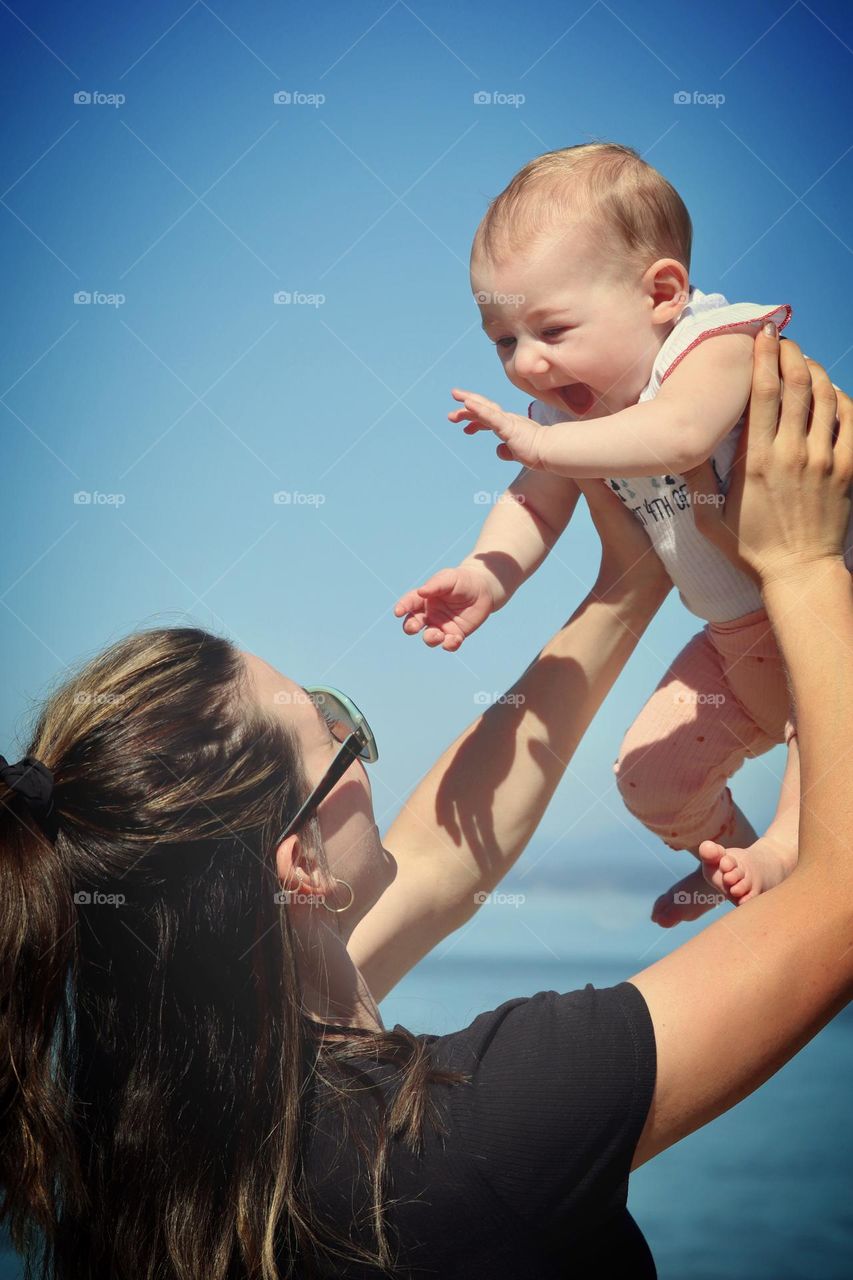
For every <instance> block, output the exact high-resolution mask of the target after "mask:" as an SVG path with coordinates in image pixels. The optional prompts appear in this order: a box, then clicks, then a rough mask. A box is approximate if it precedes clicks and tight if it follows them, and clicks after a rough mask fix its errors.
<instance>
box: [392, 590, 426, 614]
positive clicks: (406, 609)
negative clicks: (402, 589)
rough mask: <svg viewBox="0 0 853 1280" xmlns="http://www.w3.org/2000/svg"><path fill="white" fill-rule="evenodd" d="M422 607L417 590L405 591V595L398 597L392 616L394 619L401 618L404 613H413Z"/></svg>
mask: <svg viewBox="0 0 853 1280" xmlns="http://www.w3.org/2000/svg"><path fill="white" fill-rule="evenodd" d="M423 607H424V601H423V597H422V595H421V593H420V591H418V590H417V589H416V590H414V591H407V592H406V593H405V595H402V596H400V599H399V600H398V601H397V603H396V604H395V605H394V614H395V616H396V617H398V618H402V616H403V614H404V613H415V612H417V611H419V610H421V609H423Z"/></svg>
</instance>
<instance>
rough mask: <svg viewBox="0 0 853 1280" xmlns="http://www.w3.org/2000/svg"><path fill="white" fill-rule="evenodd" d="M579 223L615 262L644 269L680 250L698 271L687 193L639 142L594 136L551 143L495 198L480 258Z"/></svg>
mask: <svg viewBox="0 0 853 1280" xmlns="http://www.w3.org/2000/svg"><path fill="white" fill-rule="evenodd" d="M578 223H581V224H583V225H584V226H585V227H586V228H587V229H588V230H589V231H590V232H591V233H592V235H593V237H594V239H595V241H596V242H597V243H598V244H599V245H600V246H601V248H602V250H604V251H606V252H607V254H608V255H609V257H610V259H611V261H612V262H613V265H614V266H617V267H622V266H626V267H630V268H637V269H644V268H645V267H646V266H649V265H650V264H651V263H652V262H655V261H656V260H657V259H658V258H675V259H676V261H678V262H680V263H682V265H683V266H684V267H685V268H686V269H687V271H688V272H689V271H690V251H691V247H692V242H693V224H692V223H691V221H690V214H689V213H688V212H687V207H686V205H685V204H684V201H683V200H682V199H681V196H680V195H679V194H678V192H677V191H676V190H675V188H674V187H673V186H672V185H671V184H670V183H669V182H667V180H666V178H665V177H664V176H663V174H661V173H658V171H657V169H654V168H653V167H652V166H651V165H650V164H647V163H646V161H645V160H643V159H642V158H641V157H640V156H639V155H638V154H637V152H636V151H634V150H633V148H631V147H626V146H623V145H622V144H621V143H618V142H589V143H583V144H580V145H578V146H575V147H563V148H562V149H561V150H559V151H546V152H545V154H544V155H541V156H537V157H536V158H535V159H534V160H531V161H530V163H529V164H526V165H525V166H524V168H523V169H520V170H519V172H518V173H517V174H516V175H515V177H514V178H513V179H512V181H511V182H510V183H509V185H508V186H507V187H506V188H505V189H504V190H503V191H502V192H501V193H500V195H498V196H496V197H495V198H494V200H492V202H491V204H490V205H489V207H488V210H487V211H486V214H485V217H484V218H483V220H482V222H481V223H480V225H479V227H478V228H477V231H476V234H475V236H474V243H473V246H472V248H471V259H472V261H473V260H474V259H475V258H477V257H480V258H485V259H486V260H487V261H489V262H492V263H497V262H500V261H501V260H503V259H505V258H506V257H507V256H509V255H510V254H513V253H515V252H517V251H518V250H522V249H529V248H531V246H533V245H535V244H536V243H537V242H538V241H540V240H541V239H545V238H547V237H549V236H551V235H552V234H554V233H555V232H559V231H560V230H561V229H565V228H567V227H569V226H572V225H577V224H578Z"/></svg>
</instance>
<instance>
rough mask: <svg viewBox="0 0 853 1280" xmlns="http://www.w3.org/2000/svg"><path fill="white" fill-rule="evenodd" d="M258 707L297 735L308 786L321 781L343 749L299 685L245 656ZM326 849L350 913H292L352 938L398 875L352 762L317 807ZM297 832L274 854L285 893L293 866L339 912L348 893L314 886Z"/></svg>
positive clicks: (363, 777)
mask: <svg viewBox="0 0 853 1280" xmlns="http://www.w3.org/2000/svg"><path fill="white" fill-rule="evenodd" d="M242 657H243V660H244V662H245V663H246V666H247V667H248V670H249V674H250V677H251V681H252V686H253V690H254V695H255V698H256V700H257V702H258V703H259V704H260V705H261V706H262V707H263V708H264V710H265V711H267V712H268V713H270V714H272V715H274V716H277V717H278V718H279V719H281V720H283V721H285V722H286V723H287V724H288V725H289V726H290V728H291V729H292V730H294V731H295V733H296V734H297V736H298V738H299V742H300V744H301V747H302V762H303V768H304V771H305V776H306V778H307V780H308V782H309V785H310V786H312V787H313V786H316V784H317V783H318V782H319V781H320V780H321V778H322V777H323V775H324V774H325V772H326V770H327V769H328V768H329V765H330V764H331V763H332V760H333V759H334V758H335V756H336V754H337V752H338V751H339V750H340V743H339V742H338V741H337V740H336V739H334V738H333V737H332V735H331V733H330V732H329V729H328V726H327V724H326V722H325V720H324V719H323V717H322V716H321V715H320V713H319V711H318V710H317V708H316V706H315V705H314V703H313V702H312V701H311V699H310V698H309V697H308V695H307V694H306V692H305V690H304V688H303V687H302V686H301V685H298V684H296V683H295V682H294V681H293V680H289V679H288V678H287V676H284V675H282V674H281V672H280V671H276V669H275V668H274V667H271V666H270V664H269V663H268V662H265V661H264V660H263V658H258V657H257V656H256V655H254V654H251V653H246V652H243V654H242ZM315 812H316V814H317V816H318V818H319V822H320V830H321V832H322V837H323V846H324V849H325V852H326V858H327V861H328V864H329V871H330V872H331V874H332V875H333V876H338V877H340V878H342V879H343V880H346V882H347V884H349V885H351V886H352V890H353V895H354V897H353V902H352V906H351V907H349V908H348V910H346V911H342V912H341V913H340V915H337V916H332V915H330V914H329V913H328V912H327V911H324V909H323V907H322V906H317V905H314V906H309V905H304V906H300V905H298V904H294V907H292V908H291V909H292V910H294V909H295V910H296V911H297V912H298V911H319V912H320V913H321V914H322V916H323V917H324V920H325V922H330V921H332V920H335V921H337V922H338V923H339V925H340V927H341V931H342V932H343V933H345V934H347V935H348V934H349V933H350V932H351V931H352V928H353V926H354V925H355V924H357V923H358V921H359V920H361V919H362V918H363V917H364V916H365V915H366V914H367V912H368V911H369V910H370V908H371V907H372V906H373V905H374V904H375V903H376V902H377V901H378V899H379V898H380V897H381V895H382V894H383V893H384V891H385V889H387V887H388V885H389V884H391V882H392V881H393V879H394V877H395V875H396V874H397V864H396V862H395V861H394V859H393V857H392V856H391V854H390V853H388V852H387V851H386V850H385V849H383V847H382V841H381V838H380V835H379V830H378V828H377V826H376V822H375V820H374V816H373V796H372V793H371V789H370V782H369V780H368V777H367V772H366V770H365V767H364V765H363V763H362V762H361V760H359V759H355V760H353V762H352V764H351V765H350V766H349V768H348V769H347V770H346V772H345V773H344V774H343V776H342V777H341V778H340V779H339V781H338V782H337V783H336V784H335V786H334V787H333V788H332V790H331V791H330V792H329V794H328V795H327V796H326V797H325V799H324V800H322V801H321V802H320V804H319V805H318V806H317V809H316V811H315ZM300 834H301V833H300V832H294V834H293V835H292V836H288V837H287V839H286V840H284V841H282V843H281V845H280V846H279V852H278V869H279V875H280V877H281V879H282V881H283V882H286V886H287V888H295V887H296V883H295V878H294V877H293V876H292V875H291V874H290V867H291V866H292V865H293V864H294V863H295V864H296V865H297V866H298V867H299V870H300V871H301V872H302V878H303V880H306V879H310V880H311V881H313V886H308V888H309V889H310V888H312V887H313V890H314V892H326V893H327V901H328V903H329V906H331V907H337V906H344V905H345V904H346V903H347V902H348V901H349V896H350V895H349V892H348V890H347V889H346V887H345V886H341V885H339V886H335V885H334V883H332V885H330V886H324V884H322V883H321V882H320V879H319V869H318V868H317V867H315V866H314V864H313V861H312V858H311V853H310V850H308V849H306V847H305V845H304V844H303V843H302V841H301V839H300Z"/></svg>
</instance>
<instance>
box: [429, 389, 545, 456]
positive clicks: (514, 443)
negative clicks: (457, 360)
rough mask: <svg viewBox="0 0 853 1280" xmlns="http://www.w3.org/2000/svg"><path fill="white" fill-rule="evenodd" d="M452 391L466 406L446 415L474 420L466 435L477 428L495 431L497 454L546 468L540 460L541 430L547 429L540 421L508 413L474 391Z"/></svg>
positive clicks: (454, 419) (467, 428) (457, 420)
mask: <svg viewBox="0 0 853 1280" xmlns="http://www.w3.org/2000/svg"><path fill="white" fill-rule="evenodd" d="M450 394H451V395H452V396H453V399H454V400H461V401H462V403H463V404H464V406H465V407H464V409H454V410H453V411H452V413H449V414H448V415H447V416H448V418H449V419H450V421H451V422H462V421H463V419H465V418H470V419H471V421H470V422H469V423H468V425H467V426H466V427H465V434H466V435H469V436H472V435H474V433H475V432H477V431H494V433H495V435H496V436H497V437H498V439H499V440H501V441H503V443H502V444H499V445H498V448H497V455H498V457H499V458H503V460H504V461H505V462H520V463H521V465H522V466H523V467H534V468H537V467H538V468H540V469H542V470H544V468H543V467H542V463H541V457H540V454H541V444H542V432H543V431H544V430H545V428H544V427H541V426H540V425H539V424H538V423H537V422H531V421H530V419H529V418H522V416H521V414H520V413H506V412H505V411H504V410H503V409H502V408H501V407H500V405H499V404H495V402H494V400H487V399H486V397H485V396H478V395H477V394H476V392H474V391H460V390H459V388H458V387H454V388H453V389H452V390H451V392H450Z"/></svg>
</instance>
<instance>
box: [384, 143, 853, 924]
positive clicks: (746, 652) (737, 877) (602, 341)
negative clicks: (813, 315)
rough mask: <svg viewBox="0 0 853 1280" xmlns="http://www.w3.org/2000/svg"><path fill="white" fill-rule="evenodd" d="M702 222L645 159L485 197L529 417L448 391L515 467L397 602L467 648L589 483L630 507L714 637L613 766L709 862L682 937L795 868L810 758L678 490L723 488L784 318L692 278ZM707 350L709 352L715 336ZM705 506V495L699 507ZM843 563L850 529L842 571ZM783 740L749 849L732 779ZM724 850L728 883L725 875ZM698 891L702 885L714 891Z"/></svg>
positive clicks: (749, 611)
mask: <svg viewBox="0 0 853 1280" xmlns="http://www.w3.org/2000/svg"><path fill="white" fill-rule="evenodd" d="M691 242H692V223H691V220H690V215H689V213H688V211H687V209H686V207H685V205H684V203H683V202H682V200H681V198H680V197H679V195H678V193H677V192H676V191H675V190H674V188H673V187H672V186H671V185H670V183H669V182H667V180H666V179H665V178H664V177H663V176H662V175H661V174H660V173H658V172H657V170H656V169H654V168H652V167H651V165H649V164H647V163H646V162H645V161H644V160H642V159H641V157H640V156H639V155H638V154H637V152H636V151H634V150H632V149H631V148H629V147H625V146H621V145H619V144H615V143H592V144H588V145H583V146H576V147H567V148H565V149H563V150H560V151H552V152H548V153H546V154H545V155H542V156H539V157H538V158H537V159H535V160H533V161H531V162H530V163H529V164H528V165H526V166H525V167H524V168H523V169H522V170H521V171H520V172H519V173H518V174H516V176H515V177H514V178H513V179H512V181H511V182H510V184H509V186H508V187H507V188H506V189H505V190H504V191H503V192H502V193H501V194H500V195H499V196H497V197H496V199H495V200H493V201H492V203H491V205H490V206H489V209H488V211H487V213H486V215H485V217H484V218H483V221H482V222H481V223H480V226H479V227H478V229H477V233H476V235H475V238H474V244H473V248H472V252H471V284H472V288H473V290H474V295H475V299H476V301H477V303H478V305H479V307H480V311H481V313H482V317H483V329H484V330H485V332H486V334H487V335H488V337H489V338H490V339H491V341H492V342H493V343H494V344H495V346H496V348H497V351H498V355H499V357H500V360H501V362H502V364H503V367H504V372H505V373H506V376H507V377H508V379H509V380H510V382H511V383H512V384H513V385H514V386H516V387H518V388H519V390H520V391H523V392H525V394H526V395H528V396H533V397H535V398H534V399H533V400H532V402H531V403H530V406H529V408H528V416H527V418H524V417H521V416H520V415H517V414H514V413H507V412H505V411H504V410H502V409H501V408H500V407H499V406H498V405H497V404H495V403H494V402H493V401H491V400H487V399H486V398H485V397H483V396H479V395H476V394H474V393H473V392H468V391H462V390H459V389H457V388H454V389H453V391H452V395H453V397H454V399H455V400H458V401H461V403H462V406H463V407H461V408H458V409H456V410H454V411H453V412H452V413H450V414H449V415H448V416H449V418H450V420H451V422H462V421H463V420H467V425H466V426H465V428H464V430H465V432H466V433H469V434H473V433H474V432H477V431H480V430H489V431H492V432H494V434H495V435H496V436H497V437H498V438H499V440H500V441H501V444H500V445H499V446H498V449H497V452H498V456H499V457H501V458H503V459H505V460H508V461H517V462H520V463H521V464H522V466H523V468H524V469H523V470H522V471H521V472H520V474H519V475H518V476H517V477H516V479H515V480H514V481H513V483H512V484H511V485H510V486H509V489H508V490H507V492H506V494H505V495H504V500H502V501H499V502H498V503H496V504H495V505H494V507H493V508H492V510H491V511H490V513H489V515H488V517H487V519H486V521H485V523H484V525H483V528H482V530H481V532H480V536H479V538H478V539H477V542H476V544H475V546H474V548H473V550H472V552H471V554H470V555H469V556H467V557H466V558H465V559H464V560H463V561H462V562H461V564H459V565H458V566H457V567H456V568H452V569H443V570H441V571H440V572H439V573H437V574H434V575H433V577H431V578H430V579H429V580H428V581H427V582H425V583H424V584H423V585H422V586H421V587H419V588H417V589H415V590H413V591H409V592H407V593H406V594H405V595H404V596H402V597H401V599H400V600H399V601H398V602H397V604H396V606H395V610H394V612H395V613H396V615H397V616H398V617H400V616H403V615H404V614H405V615H406V616H405V619H404V623H403V629H404V631H405V632H406V633H407V634H409V635H415V634H417V633H418V632H422V633H423V638H424V640H425V641H426V643H427V644H429V645H431V646H438V645H440V646H441V647H442V648H444V649H447V650H449V651H454V650H456V649H458V648H459V646H460V645H461V644H462V643H463V641H464V640H465V638H466V637H467V636H469V635H470V634H471V633H472V632H473V631H475V630H476V629H477V627H479V626H480V625H481V624H482V623H483V622H484V621H485V619H486V618H487V617H488V616H489V614H490V613H492V612H493V611H494V610H496V609H500V608H501V607H502V606H503V605H505V604H506V603H507V601H508V600H509V599H510V597H511V596H512V595H513V593H514V592H515V591H516V590H517V588H518V587H519V586H520V584H521V583H522V582H523V581H524V580H525V579H526V578H528V577H529V576H530V575H531V574H532V573H533V572H534V571H535V570H536V569H537V568H538V567H539V565H540V564H541V563H542V561H543V560H544V558H545V556H546V555H547V554H548V552H549V550H550V549H551V548H552V547H553V545H554V543H555V542H556V540H557V539H558V538H559V536H560V534H561V533H562V532H563V530H564V529H565V528H566V525H567V524H568V522H569V520H570V518H571V515H572V513H573V511H574V507H575V504H576V502H577V499H578V495H579V490H578V487H577V485H576V483H575V480H577V479H596V478H600V479H601V480H602V481H603V482H604V483H606V484H607V485H609V486H610V487H611V489H613V490H614V491H615V492H616V493H617V494H618V495H619V497H620V498H621V500H622V501H623V502H624V503H625V504H626V505H627V506H629V507H630V509H631V511H632V512H633V514H634V515H635V517H636V518H637V519H638V520H639V521H640V523H641V524H642V525H643V527H644V529H645V530H646V533H647V534H648V536H649V539H650V543H651V547H652V548H653V549H654V551H655V552H656V553H657V555H659V556H660V558H661V560H662V561H663V563H664V564H665V566H666V568H667V571H668V573H669V575H670V577H671V578H672V580H673V582H674V583H675V585H676V587H677V588H678V591H679V594H680V596H681V598H682V600H683V602H684V604H685V605H686V607H687V608H688V609H689V610H690V611H691V612H692V613H694V614H696V615H697V616H698V617H699V618H702V619H703V620H704V621H705V623H706V625H705V627H704V628H703V629H702V630H701V631H700V632H699V633H698V634H697V635H696V636H694V638H693V639H692V640H691V641H690V643H689V644H688V645H687V646H686V647H685V648H684V650H683V651H682V652H681V653H680V654H679V656H678V657H677V658H676V659H675V661H674V662H673V664H672V666H671V667H670V669H669V670H668V671H667V673H666V674H665V675H664V677H663V679H662V681H661V682H660V684H659V685H658V687H657V689H656V690H655V692H654V693H653V694H652V696H651V697H650V698H649V700H648V702H647V703H646V705H645V706H644V708H643V709H642V711H641V712H640V714H639V716H638V717H637V719H636V721H635V722H634V724H633V725H632V726H631V728H630V729H629V730H628V733H627V735H626V737H625V739H624V741H623V743H622V747H621V749H620V753H619V758H618V760H617V761H616V764H615V765H614V770H615V773H616V780H617V785H618V787H619V790H620V793H621V795H622V797H623V799H624V801H625V803H626V804H627V807H628V808H629V810H630V811H631V812H632V813H633V814H634V815H635V816H636V817H637V818H638V819H639V820H640V821H641V822H643V823H644V824H645V826H646V827H648V829H649V830H650V831H653V832H654V833H656V834H657V835H658V836H660V837H661V838H662V839H663V840H664V841H665V843H666V844H667V845H669V846H670V848H673V849H688V850H690V852H691V853H693V854H694V855H695V856H696V857H698V858H701V861H702V864H703V866H704V874H703V870H702V869H700V870H697V871H696V872H695V873H693V875H691V876H688V877H687V878H686V879H685V880H683V881H681V882H680V884H679V885H678V886H676V888H677V890H678V892H675V893H669V894H667V895H664V896H663V897H662V898H660V899H658V901H657V903H656V904H655V908H654V912H653V916H652V918H653V919H654V920H656V921H657V923H659V924H661V925H664V926H670V925H673V924H675V923H677V922H678V921H679V920H684V919H694V918H695V917H697V916H699V915H701V914H702V913H703V912H704V911H706V910H708V909H709V907H710V906H711V905H713V902H710V901H709V896H710V895H709V893H708V881H709V880H711V881H712V883H713V884H715V885H716V886H717V887H718V888H719V889H720V890H721V891H722V892H723V893H724V894H725V895H726V896H727V897H728V898H729V900H730V901H732V902H734V903H736V904H738V903H742V902H745V901H747V900H748V899H749V898H751V897H754V896H756V895H757V894H759V893H761V892H763V891H764V890H766V889H768V888H770V887H772V886H773V885H774V884H777V883H778V882H779V881H781V880H782V879H784V877H785V876H786V875H788V874H789V873H790V871H791V870H792V869H793V867H794V866H795V865H796V860H797V823H798V806H799V759H798V753H797V744H796V736H795V730H794V726H793V723H792V721H791V718H790V708H789V699H788V691H787V682H786V678H785V670H784V666H783V663H782V659H781V655H780V654H779V651H778V649H777V647H776V644H775V641H774V638H773V634H772V630H771V628H770V624H769V621H768V619H767V615H766V613H765V612H764V610H763V608H762V601H761V596H760V593H759V591H758V588H757V586H756V584H755V583H754V582H753V581H752V579H751V578H749V577H748V576H747V575H745V574H743V573H741V572H740V571H738V570H737V569H735V568H734V567H733V566H732V565H731V563H730V562H729V561H728V560H727V559H726V557H725V556H724V555H723V554H722V552H720V551H719V550H717V549H716V548H715V547H714V546H713V545H712V544H711V543H710V542H709V541H707V540H706V539H705V538H704V537H703V536H702V535H701V534H700V533H699V532H698V531H697V529H696V526H695V523H694V520H693V514H692V511H691V508H690V501H689V494H688V490H687V486H686V484H685V482H684V479H683V476H684V473H685V472H687V471H690V470H691V469H692V468H694V467H697V466H699V465H700V463H703V462H705V461H706V460H709V459H710V461H711V463H712V465H713V468H714V472H715V475H716V478H717V482H718V486H719V490H720V492H721V493H725V490H726V486H727V479H728V473H729V470H730V467H731V464H732V461H733V458H734V455H735V451H736V446H737V441H738V436H739V434H740V431H741V429H742V427H743V418H744V411H745V408H746V406H747V404H748V401H749V396H750V390H751V383H752V364H753V361H752V353H753V341H754V336H755V333H756V331H757V329H758V328H759V326H760V325H762V324H763V323H764V322H766V321H772V322H774V323H775V324H776V325H777V326H778V328H779V329H780V330H781V329H783V328H784V327H785V326H786V325H787V323H788V321H789V320H790V318H791V314H792V310H791V307H790V306H788V305H787V304H783V305H781V306H762V305H758V304H754V303H749V302H740V303H734V304H731V303H729V302H727V300H726V298H724V297H723V295H722V294H719V293H703V292H702V291H701V290H700V289H698V288H696V287H695V286H692V285H691V284H690V280H689V269H690V253H691ZM711 338H712V339H713V341H708V340H707V339H711ZM709 496H710V497H713V495H709ZM851 549H853V522H851V528H850V529H848V535H847V540H846V543H845V558H846V560H847V563H848V566H850V564H851V563H853V561H851ZM783 741H784V742H786V743H787V744H788V757H787V766H786V770H785V777H784V780H783V783H782V790H781V797H780V801H779V806H778V809H777V812H776V816H775V817H774V819H773V822H772V824H771V826H770V828H769V829H768V830H767V832H766V833H765V835H764V836H763V837H762V838H761V839H758V838H757V837H756V833H755V831H754V830H753V829H752V827H751V826H750V824H749V822H748V820H747V818H746V817H745V816H744V814H743V813H741V811H740V810H739V809H738V808H737V806H736V805H735V804H734V802H733V800H732V796H731V791H730V790H729V787H728V785H727V783H728V779H729V778H731V776H732V774H733V773H735V771H736V770H737V769H739V768H740V766H741V765H742V763H743V761H744V760H745V759H746V758H747V757H752V756H757V755H761V754H763V753H764V752H766V751H768V750H769V749H770V748H771V747H772V746H774V745H775V744H777V743H780V742H783ZM724 846H726V847H727V848H728V852H729V854H730V855H732V856H733V858H734V861H735V866H734V868H733V869H732V870H730V871H728V872H726V873H722V872H721V871H720V870H719V866H718V864H719V860H720V858H721V857H722V854H723V852H724ZM706 877H707V878H706Z"/></svg>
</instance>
